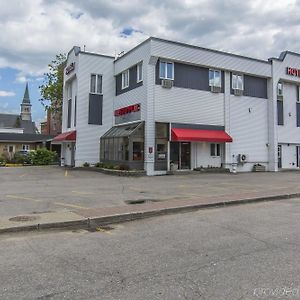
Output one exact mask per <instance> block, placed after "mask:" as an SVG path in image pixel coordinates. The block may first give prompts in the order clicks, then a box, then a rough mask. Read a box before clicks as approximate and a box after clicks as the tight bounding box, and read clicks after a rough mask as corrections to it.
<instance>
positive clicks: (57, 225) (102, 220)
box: [0, 193, 300, 234]
mask: <svg viewBox="0 0 300 300" xmlns="http://www.w3.org/2000/svg"><path fill="white" fill-rule="evenodd" d="M292 198H300V193H292V194H281V195H274V196H263V197H255V198H245V199H240V200H232V201H224V202H215V203H204V204H203V203H201V204H192V205H182V206H175V207H168V208H160V209H153V210H145V211H141V212H129V213H124V214H115V215H109V216H100V217H93V218H83V219H82V220H75V221H66V222H53V223H43V224H36V225H23V226H15V227H8V228H2V229H0V234H4V233H13V232H29V231H40V230H43V229H44V230H47V229H48V230H49V229H78V228H80V229H90V228H95V227H99V226H104V225H109V224H116V223H123V222H129V221H134V220H140V219H146V218H151V217H155V216H161V215H168V214H176V213H185V212H191V211H195V210H200V209H207V208H217V207H226V206H234V205H241V204H250V203H258V202H266V201H277V200H284V199H292Z"/></svg>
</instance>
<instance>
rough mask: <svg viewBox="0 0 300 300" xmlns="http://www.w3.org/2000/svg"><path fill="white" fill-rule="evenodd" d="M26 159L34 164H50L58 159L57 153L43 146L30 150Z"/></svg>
mask: <svg viewBox="0 0 300 300" xmlns="http://www.w3.org/2000/svg"><path fill="white" fill-rule="evenodd" d="M26 161H29V162H31V163H32V164H33V165H49V164H51V163H54V162H56V161H57V153H56V152H54V151H50V150H47V149H46V148H41V149H38V150H35V151H31V152H29V154H28V155H27V158H26Z"/></svg>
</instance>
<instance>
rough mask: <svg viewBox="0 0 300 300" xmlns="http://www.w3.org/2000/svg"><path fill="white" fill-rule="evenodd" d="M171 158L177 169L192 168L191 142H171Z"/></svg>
mask: <svg viewBox="0 0 300 300" xmlns="http://www.w3.org/2000/svg"><path fill="white" fill-rule="evenodd" d="M170 160H171V162H172V163H173V164H174V165H175V169H179V170H180V169H190V168H191V143H189V142H171V143H170Z"/></svg>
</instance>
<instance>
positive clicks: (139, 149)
mask: <svg viewBox="0 0 300 300" xmlns="http://www.w3.org/2000/svg"><path fill="white" fill-rule="evenodd" d="M143 154H144V143H143V142H133V143H132V160H143V159H144V155H143Z"/></svg>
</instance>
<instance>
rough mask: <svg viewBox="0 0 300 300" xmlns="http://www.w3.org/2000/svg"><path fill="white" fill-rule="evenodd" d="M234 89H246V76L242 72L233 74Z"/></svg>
mask: <svg viewBox="0 0 300 300" xmlns="http://www.w3.org/2000/svg"><path fill="white" fill-rule="evenodd" d="M232 89H233V90H243V89H244V78H243V75H240V74H232Z"/></svg>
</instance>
